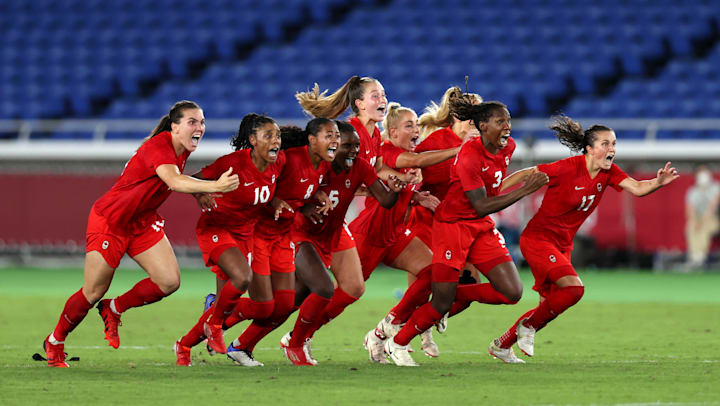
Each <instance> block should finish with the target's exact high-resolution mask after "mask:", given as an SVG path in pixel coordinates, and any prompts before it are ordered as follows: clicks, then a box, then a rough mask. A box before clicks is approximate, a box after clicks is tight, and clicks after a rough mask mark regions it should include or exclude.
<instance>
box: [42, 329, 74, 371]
mask: <svg viewBox="0 0 720 406" xmlns="http://www.w3.org/2000/svg"><path fill="white" fill-rule="evenodd" d="M43 349H44V350H45V358H47V363H48V366H49V367H53V368H68V367H70V365H68V363H67V362H65V356H66V355H67V354H65V343H64V342H62V343H57V344H51V343H50V336H47V338H45V341H43ZM41 359H42V358H41Z"/></svg>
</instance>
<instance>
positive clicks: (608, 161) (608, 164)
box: [603, 154, 615, 167]
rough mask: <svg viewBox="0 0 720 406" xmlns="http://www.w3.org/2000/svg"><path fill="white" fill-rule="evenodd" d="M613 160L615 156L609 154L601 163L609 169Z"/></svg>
mask: <svg viewBox="0 0 720 406" xmlns="http://www.w3.org/2000/svg"><path fill="white" fill-rule="evenodd" d="M613 159H615V155H614V154H609V155H608V156H606V157H605V161H604V162H603V163H604V164H605V165H607V166H608V167H610V165H612V163H613Z"/></svg>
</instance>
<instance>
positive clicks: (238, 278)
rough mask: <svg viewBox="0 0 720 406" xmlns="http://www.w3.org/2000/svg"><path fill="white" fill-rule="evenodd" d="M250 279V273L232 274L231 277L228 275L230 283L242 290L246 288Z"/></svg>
mask: <svg viewBox="0 0 720 406" xmlns="http://www.w3.org/2000/svg"><path fill="white" fill-rule="evenodd" d="M251 281H252V275H243V274H234V275H233V276H232V277H230V283H232V285H233V286H234V287H235V289H237V290H240V291H243V292H244V291H246V290H247V289H248V286H250V282H251Z"/></svg>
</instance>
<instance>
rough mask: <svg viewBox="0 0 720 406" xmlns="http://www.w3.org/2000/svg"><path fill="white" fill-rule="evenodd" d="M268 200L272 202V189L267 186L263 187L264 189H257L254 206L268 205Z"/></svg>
mask: <svg viewBox="0 0 720 406" xmlns="http://www.w3.org/2000/svg"><path fill="white" fill-rule="evenodd" d="M268 200H270V187H268V186H267V185H265V186H263V187H262V188H259V187H256V188H255V202H254V203H253V204H258V203H267V202H268Z"/></svg>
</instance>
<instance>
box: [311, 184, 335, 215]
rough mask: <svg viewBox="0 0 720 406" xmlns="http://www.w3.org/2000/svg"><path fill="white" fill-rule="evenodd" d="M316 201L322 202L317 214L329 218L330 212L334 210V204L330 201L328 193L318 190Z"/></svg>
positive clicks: (315, 196)
mask: <svg viewBox="0 0 720 406" xmlns="http://www.w3.org/2000/svg"><path fill="white" fill-rule="evenodd" d="M313 197H314V198H315V199H317V201H318V202H320V205H319V206H317V209H316V210H317V212H318V213H320V214H322V215H323V216H327V215H328V213H329V212H330V210H332V208H333V206H332V202H331V201H330V198H329V197H328V195H327V193H325V192H323V191H322V190H318V191H317V192H315V195H314V196H313Z"/></svg>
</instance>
